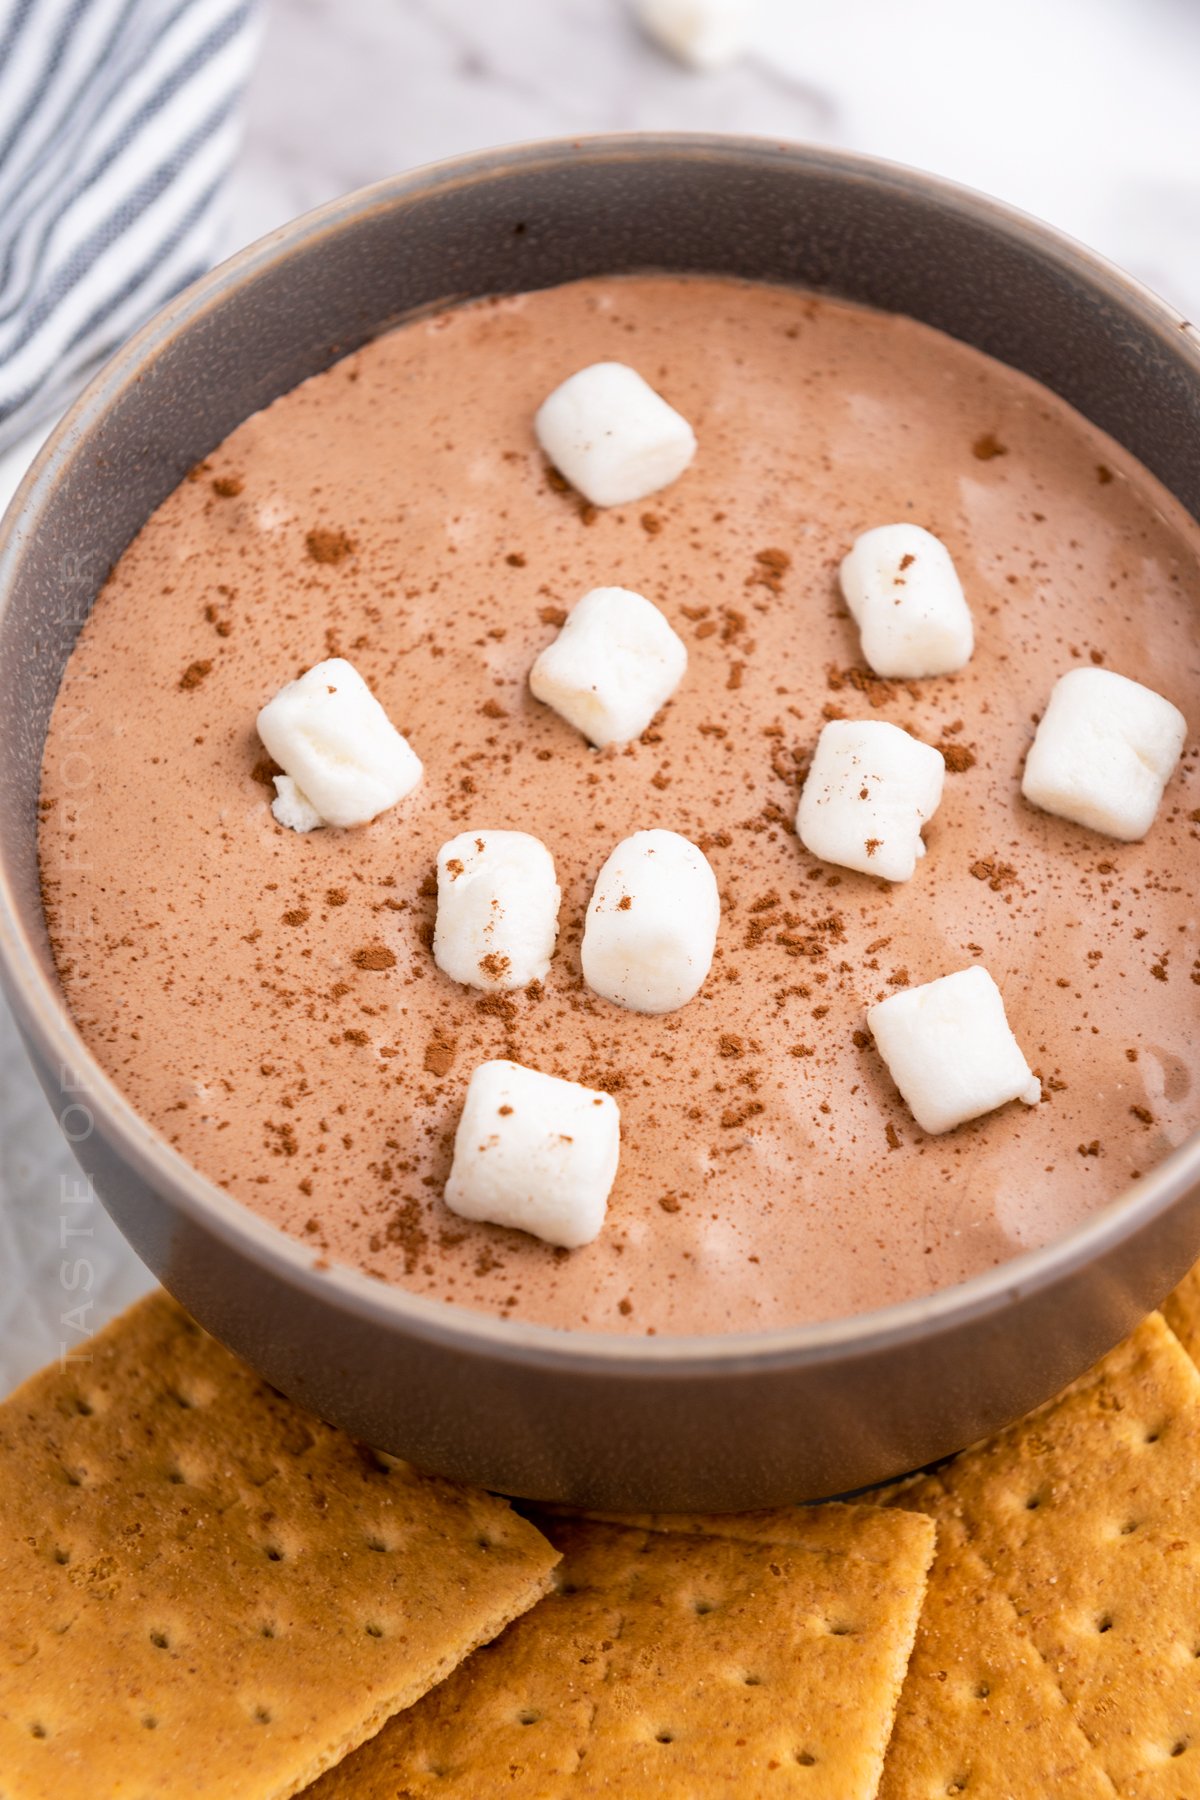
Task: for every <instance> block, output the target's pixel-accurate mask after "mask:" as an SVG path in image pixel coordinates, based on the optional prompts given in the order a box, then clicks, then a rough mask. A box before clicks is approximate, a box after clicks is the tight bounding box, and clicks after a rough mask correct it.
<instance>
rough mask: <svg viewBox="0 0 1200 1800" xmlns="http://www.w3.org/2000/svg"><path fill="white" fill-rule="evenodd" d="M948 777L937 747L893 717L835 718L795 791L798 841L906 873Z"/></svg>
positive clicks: (866, 870)
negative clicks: (891, 720) (890, 720)
mask: <svg viewBox="0 0 1200 1800" xmlns="http://www.w3.org/2000/svg"><path fill="white" fill-rule="evenodd" d="M945 777H946V763H945V759H944V758H943V756H942V753H941V751H940V750H935V749H933V747H932V746H931V745H929V744H923V743H921V742H920V740H919V739H918V738H914V737H910V736H909V734H908V732H907V731H901V729H900V727H899V726H898V725H887V724H885V723H884V722H883V721H882V720H875V719H832V720H830V722H829V724H828V725H826V727H825V729H824V730H823V731H822V733H821V735H820V737H819V738H818V739H817V748H816V753H815V755H814V756H813V760H812V767H811V768H810V769H809V772H808V778H807V780H806V781H805V783H804V789H803V792H802V793H801V795H800V805H799V807H798V809H797V812H796V831H797V833H798V835H799V838H800V841H801V843H802V844H803V845H804V847H805V849H806V850H811V852H812V854H813V855H814V856H819V857H820V858H821V859H822V861H824V862H832V863H840V864H841V866H842V867H843V868H844V869H858V870H860V871H861V872H862V873H863V874H864V875H879V876H882V878H883V879H884V880H885V881H907V880H909V878H910V877H911V875H912V873H913V870H914V869H915V868H916V866H917V858H918V857H920V856H924V854H925V845H924V842H923V841H922V838H921V827H922V825H924V824H926V823H927V822H928V821H929V820H930V819H932V817H933V815H934V813H935V812H936V811H937V809H938V805H939V803H940V801H941V798H942V784H943V782H944V780H945Z"/></svg>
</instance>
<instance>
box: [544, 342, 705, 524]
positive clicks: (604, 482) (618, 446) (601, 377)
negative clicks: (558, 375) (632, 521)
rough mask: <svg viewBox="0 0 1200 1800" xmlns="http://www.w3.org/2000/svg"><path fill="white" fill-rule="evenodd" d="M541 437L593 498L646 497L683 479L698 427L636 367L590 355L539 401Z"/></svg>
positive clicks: (617, 501)
mask: <svg viewBox="0 0 1200 1800" xmlns="http://www.w3.org/2000/svg"><path fill="white" fill-rule="evenodd" d="M533 428H534V431H535V432H536V433H537V440H538V443H539V444H540V445H541V446H542V449H543V450H544V451H545V452H546V455H547V456H548V457H549V458H550V461H551V462H552V463H553V464H554V466H555V468H556V469H558V470H559V471H560V473H561V474H563V475H565V476H566V478H567V480H568V481H569V482H570V483H571V485H572V487H575V488H578V489H579V492H580V493H581V494H582V495H583V497H584V499H585V500H590V501H591V503H592V505H593V506H621V505H623V504H624V502H625V501H627V500H644V499H645V497H646V495H647V494H653V493H656V492H657V491H658V489H659V488H665V487H669V486H670V484H671V482H673V481H676V480H678V478H679V476H680V475H682V474H683V471H684V470H685V469H686V468H687V466H688V464H689V463H690V462H691V460H692V458H693V456H695V454H696V434H695V432H694V431H693V430H692V428H691V426H690V425H689V424H688V422H687V420H686V419H685V418H683V416H682V415H681V414H680V413H677V412H676V411H675V408H674V407H673V406H668V405H667V403H666V401H665V400H664V399H663V398H662V396H661V394H656V393H655V391H654V389H653V388H652V387H651V386H650V384H649V382H646V381H643V380H642V377H641V376H640V375H639V374H638V372H637V370H636V369H631V368H629V367H628V366H627V365H626V364H625V363H619V362H600V363H591V364H589V366H588V367H587V368H586V369H580V370H579V371H578V373H577V374H575V375H569V376H568V377H567V379H566V380H565V381H564V382H563V383H562V384H561V386H559V387H556V388H555V390H554V392H553V393H552V394H551V395H550V397H549V399H548V400H544V401H543V402H542V404H541V406H540V407H539V408H538V412H537V417H536V418H535V419H534V422H533Z"/></svg>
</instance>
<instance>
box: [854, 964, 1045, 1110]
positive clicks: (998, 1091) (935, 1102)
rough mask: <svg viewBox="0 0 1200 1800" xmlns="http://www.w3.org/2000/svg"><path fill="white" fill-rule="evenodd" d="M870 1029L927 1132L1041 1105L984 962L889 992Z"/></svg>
mask: <svg viewBox="0 0 1200 1800" xmlns="http://www.w3.org/2000/svg"><path fill="white" fill-rule="evenodd" d="M867 1024H868V1025H869V1026H870V1027H871V1031H872V1034H873V1035H874V1038H875V1042H876V1044H877V1045H878V1047H879V1053H880V1055H881V1056H882V1057H883V1060H884V1062H885V1063H886V1064H887V1066H888V1071H889V1073H890V1075H891V1077H892V1080H893V1081H894V1082H895V1084H896V1086H897V1087H898V1088H899V1089H900V1092H901V1094H902V1095H903V1096H904V1099H905V1101H906V1102H907V1105H908V1108H909V1110H910V1112H911V1113H912V1115H913V1117H914V1119H915V1120H916V1121H917V1124H918V1125H919V1126H920V1127H921V1129H922V1130H923V1131H934V1132H936V1131H953V1129H954V1127H955V1126H956V1125H962V1124H965V1122H966V1121H967V1120H968V1119H977V1118H978V1117H979V1116H980V1114H981V1113H988V1112H993V1111H994V1110H995V1108H996V1107H997V1106H1005V1105H1007V1103H1008V1102H1009V1101H1010V1100H1023V1101H1024V1102H1025V1104H1026V1106H1036V1105H1037V1103H1038V1101H1039V1100H1040V1099H1041V1097H1042V1084H1041V1082H1040V1081H1039V1080H1038V1078H1037V1076H1036V1075H1035V1074H1034V1073H1033V1071H1032V1070H1031V1069H1030V1067H1029V1064H1028V1063H1027V1062H1026V1061H1025V1058H1024V1057H1023V1056H1022V1054H1021V1049H1020V1046H1019V1045H1018V1043H1017V1040H1016V1038H1015V1037H1014V1036H1013V1034H1012V1032H1011V1031H1010V1029H1009V1024H1008V1020H1007V1018H1006V1017H1005V1014H1004V1001H1003V999H1002V998H1001V995H1000V989H999V988H998V987H997V986H996V984H995V982H994V981H993V980H992V978H991V976H990V975H989V974H988V972H987V970H986V969H985V968H984V967H983V966H982V965H981V964H980V963H975V964H973V966H972V967H971V968H969V969H960V970H959V971H958V973H957V974H955V975H943V976H942V977H941V979H940V980H939V981H927V982H926V983H925V985H924V987H915V988H904V989H902V990H901V991H900V993H898V994H889V996H888V998H887V999H886V1000H880V1001H879V1003H878V1004H877V1005H875V1006H872V1007H869V1008H868V1010H867Z"/></svg>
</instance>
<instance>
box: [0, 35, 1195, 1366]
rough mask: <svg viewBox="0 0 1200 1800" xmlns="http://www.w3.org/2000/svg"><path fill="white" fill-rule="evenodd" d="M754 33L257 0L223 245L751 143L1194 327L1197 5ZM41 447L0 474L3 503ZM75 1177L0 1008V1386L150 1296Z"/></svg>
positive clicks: (29, 448) (14, 456) (13, 459)
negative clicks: (745, 36)
mask: <svg viewBox="0 0 1200 1800" xmlns="http://www.w3.org/2000/svg"><path fill="white" fill-rule="evenodd" d="M752 37H753V42H752V46H751V49H750V51H749V53H748V54H747V56H746V57H745V58H744V59H743V60H742V61H741V62H740V63H738V64H737V65H736V66H733V67H731V68H727V69H724V70H721V71H719V72H717V73H714V74H711V75H705V76H697V75H694V74H691V73H689V72H687V71H685V70H684V69H682V68H680V67H677V66H676V65H675V64H674V63H672V62H670V61H669V60H668V59H667V58H666V57H664V56H663V55H661V54H660V53H659V52H657V51H656V50H655V49H653V48H652V47H651V46H650V45H649V44H647V43H646V42H645V41H644V40H643V39H642V38H641V36H640V35H639V33H638V31H637V29H636V27H635V26H634V24H633V23H632V20H631V18H630V16H629V13H628V11H627V10H626V8H625V7H624V6H623V5H622V3H621V0H491V3H490V4H489V3H486V0H273V3H269V4H268V25H267V34H266V40H265V46H264V50H263V55H262V59H261V62H260V65H259V69H258V73H257V76H256V79H255V81H254V84H253V87H252V90H251V95H250V103H249V113H248V118H247V130H246V139H245V145H244V149H243V153H242V157H241V161H240V164H239V166H238V169H237V171H236V174H235V178H234V181H233V184H232V187H231V190H230V193H229V196H228V222H227V231H226V241H227V245H228V248H229V249H231V250H232V249H235V248H236V247H237V246H238V245H240V244H242V243H245V242H247V241H248V240H249V239H251V238H253V237H256V236H258V235H260V234H261V233H262V232H264V231H266V230H269V229H270V228H271V227H273V226H275V225H278V224H280V223H281V222H283V221H284V220H286V219H288V218H290V217H292V216H293V214H295V213H297V212H301V211H303V210H304V209H305V208H307V207H310V206H315V205H317V204H318V203H319V202H321V201H324V200H327V199H329V198H331V197H332V196H334V195H336V194H338V193H341V192H344V191H345V190H346V189H347V188H352V187H357V186H359V185H360V184H362V183H364V182H368V181H373V180H375V179H377V178H378V177H380V176H383V175H387V174H390V173H392V172H394V171H396V170H398V169H402V168H407V167H411V166H413V165H416V164H419V163H422V162H427V161H430V160H433V159H435V158H439V157H445V156H452V155H455V154H456V153H458V152H460V151H464V150H469V149H475V148H478V147H480V146H483V145H486V144H495V143H505V142H511V141H514V140H517V139H524V138H532V137H545V136H576V135H579V134H581V133H586V132H596V131H614V130H620V131H626V130H628V131H635V130H669V129H681V130H703V131H728V132H746V133H757V134H762V135H769V136H772V137H793V138H808V139H812V140H815V141H817V142H820V143H825V144H834V145H843V146H846V147H849V148H853V149H858V150H865V151H870V152H873V153H875V154H878V155H883V156H889V157H893V158H896V159H897V160H899V161H902V162H908V163H912V164H916V165H918V166H920V167H923V168H927V169H932V170H935V171H937V172H938V173H939V174H942V175H947V176H950V177H952V178H954V179H956V180H959V181H963V182H966V183H968V184H970V185H972V186H975V187H979V188H983V189H985V190H987V191H989V192H991V193H993V194H997V195H999V196H1000V197H1002V198H1003V199H1006V200H1009V201H1012V202H1014V203H1015V204H1017V205H1019V206H1023V207H1025V208H1026V209H1027V210H1028V211H1030V212H1034V213H1037V214H1040V215H1041V216H1042V217H1044V218H1046V219H1049V220H1050V221H1051V222H1052V223H1054V224H1056V225H1058V226H1060V227H1062V228H1063V229H1065V230H1067V231H1069V232H1072V233H1074V235H1076V236H1077V237H1080V238H1082V239H1084V240H1085V241H1087V242H1088V243H1090V244H1092V245H1093V246H1094V247H1095V248H1096V249H1098V250H1101V251H1103V252H1104V253H1105V254H1106V255H1108V256H1110V257H1112V258H1113V259H1114V260H1115V261H1116V262H1118V263H1121V264H1123V265H1124V266H1125V267H1126V268H1128V269H1130V270H1132V271H1133V272H1134V273H1135V274H1137V275H1139V276H1140V277H1141V278H1142V279H1143V280H1145V281H1146V282H1148V283H1149V284H1150V285H1151V286H1152V287H1154V288H1156V289H1157V290H1158V291H1159V292H1160V293H1162V294H1163V295H1164V296H1165V297H1166V298H1167V299H1169V300H1170V301H1172V302H1173V303H1174V304H1175V305H1176V306H1178V307H1179V308H1180V309H1181V310H1183V311H1184V312H1187V313H1189V314H1190V316H1192V317H1200V105H1197V100H1196V96H1197V94H1198V93H1200V7H1197V6H1196V5H1194V4H1192V0H1053V3H1052V4H1048V3H1047V0H1006V4H1005V5H1004V6H1003V7H986V8H985V7H982V6H978V5H964V4H962V0H903V3H902V4H898V3H897V0H838V4H837V5H832V6H831V5H829V4H826V3H822V4H817V3H816V0H807V3H806V0H761V4H760V7H759V12H758V17H757V20H756V23H755V25H754V27H753V33H752ZM34 448H35V445H34V444H33V443H27V444H26V445H23V446H19V447H18V449H17V450H16V451H15V452H12V453H10V454H9V456H8V457H7V458H5V459H2V460H0V504H3V503H4V502H5V501H6V500H7V498H8V495H9V494H10V493H11V491H12V489H13V487H14V486H15V484H16V481H17V480H18V479H19V475H20V472H21V470H22V468H23V467H24V465H25V464H26V463H27V461H28V459H29V457H30V455H32V453H33V449H34ZM74 1182H75V1172H74V1164H73V1163H72V1162H71V1159H70V1157H69V1155H68V1154H67V1152H66V1150H65V1149H64V1148H63V1146H62V1141H61V1139H60V1138H59V1136H58V1132H57V1128H56V1125H55V1122H54V1119H53V1117H52V1115H51V1113H50V1110H49V1108H48V1106H47V1105H46V1103H45V1101H44V1100H43V1099H42V1097H41V1095H40V1093H39V1092H38V1090H37V1089H36V1086H35V1084H34V1081H33V1077H32V1075H31V1074H30V1073H29V1070H28V1067H27V1065H26V1063H25V1061H24V1057H23V1055H22V1052H21V1050H20V1047H19V1045H18V1044H17V1042H16V1039H15V1035H14V1033H13V1031H12V1027H11V1024H10V1023H9V1021H8V1019H7V1017H6V1016H5V1015H4V1014H3V1012H2V1010H0V1392H3V1391H4V1390H5V1389H6V1388H7V1387H8V1386H9V1385H11V1383H13V1382H14V1381H16V1380H17V1379H18V1378H19V1377H20V1376H22V1375H23V1374H25V1373H27V1372H28V1371H30V1370H31V1369H33V1368H34V1367H36V1366H37V1365H38V1364H40V1363H42V1362H44V1361H46V1360H48V1359H50V1358H53V1357H55V1356H58V1355H59V1354H61V1353H62V1352H63V1350H64V1348H65V1349H66V1350H68V1351H69V1350H70V1349H71V1348H72V1347H73V1345H74V1344H75V1342H76V1341H77V1338H78V1333H79V1327H80V1326H81V1325H82V1324H88V1325H98V1324H100V1323H101V1322H103V1320H104V1319H105V1318H106V1317H107V1316H109V1314H110V1313H111V1312H113V1311H114V1310H116V1308H117V1307H118V1306H119V1305H121V1304H124V1303H125V1301H126V1300H127V1299H129V1298H131V1297H132V1296H133V1294H134V1293H136V1292H137V1291H138V1290H139V1288H140V1287H142V1286H143V1285H145V1284H146V1280H147V1278H146V1276H145V1274H144V1271H142V1269H141V1268H140V1265H138V1263H137V1261H136V1259H135V1258H134V1257H133V1255H132V1253H131V1252H129V1251H128V1250H127V1249H126V1248H125V1246H124V1245H123V1244H122V1243H121V1241H120V1240H119V1238H118V1237H117V1234H116V1232H115V1231H114V1230H113V1228H112V1227H111V1226H110V1225H109V1224H108V1222H107V1220H106V1219H105V1218H104V1216H103V1214H102V1213H101V1211H100V1209H99V1208H98V1207H96V1206H94V1205H92V1206H87V1205H81V1204H80V1203H79V1201H78V1200H77V1199H76V1198H75V1197H74V1196H75V1194H76V1193H77V1191H78V1190H77V1189H76V1188H75V1187H74V1185H73V1184H74ZM72 1284H73V1285H72ZM81 1309H83V1310H81Z"/></svg>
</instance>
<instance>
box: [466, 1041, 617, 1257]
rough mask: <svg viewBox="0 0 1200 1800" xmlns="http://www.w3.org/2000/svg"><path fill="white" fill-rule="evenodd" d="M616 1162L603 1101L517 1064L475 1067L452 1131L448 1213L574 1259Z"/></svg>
mask: <svg viewBox="0 0 1200 1800" xmlns="http://www.w3.org/2000/svg"><path fill="white" fill-rule="evenodd" d="M620 1153H621V1115H620V1113H619V1112H618V1110H617V1103H616V1101H615V1100H614V1099H613V1097H612V1095H611V1094H601V1093H597V1092H596V1091H595V1089H594V1088H588V1087H582V1086H580V1084H579V1083H578V1082H576V1081H560V1080H559V1078H558V1077H557V1076H556V1075H543V1074H541V1073H540V1072H539V1071H538V1070H537V1069H527V1068H525V1067H523V1066H522V1064H521V1063H515V1062H505V1061H503V1060H497V1061H495V1062H485V1063H480V1065H479V1067H478V1068H477V1069H476V1070H475V1073H474V1074H473V1075H472V1076H471V1080H470V1082H469V1084H468V1087H467V1098H466V1101H465V1103H464V1105H463V1110H462V1117H461V1119H460V1120H459V1122H458V1131H457V1134H456V1136H455V1139H454V1162H453V1164H452V1166H451V1169H450V1179H449V1181H447V1183H446V1194H445V1199H446V1205H447V1206H448V1207H450V1209H451V1211H452V1212H456V1213H458V1214H460V1215H461V1217H462V1218H464V1219H486V1220H487V1221H488V1222H489V1223H490V1224H493V1225H511V1226H513V1227H514V1228H515V1229H516V1230H517V1231H529V1232H532V1233H533V1235H534V1236H535V1237H540V1238H544V1239H545V1241H546V1242H547V1243H548V1244H561V1245H562V1246H563V1247H564V1248H565V1249H567V1250H575V1249H578V1247H579V1245H580V1244H590V1243H591V1241H592V1239H593V1238H594V1237H596V1236H597V1235H598V1234H599V1231H600V1227H601V1226H602V1225H603V1224H604V1214H605V1210H606V1208H607V1205H608V1196H609V1193H610V1192H611V1190H612V1184H613V1182H614V1180H615V1179H616V1174H617V1161H618V1158H619V1156H620Z"/></svg>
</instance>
